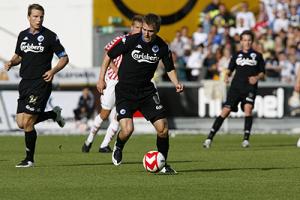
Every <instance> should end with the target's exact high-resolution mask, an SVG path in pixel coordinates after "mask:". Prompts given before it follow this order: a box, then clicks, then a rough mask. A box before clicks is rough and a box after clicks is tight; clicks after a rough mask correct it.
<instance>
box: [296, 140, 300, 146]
mask: <svg viewBox="0 0 300 200" xmlns="http://www.w3.org/2000/svg"><path fill="white" fill-rule="evenodd" d="M297 147H298V148H300V138H299V139H298V141H297Z"/></svg>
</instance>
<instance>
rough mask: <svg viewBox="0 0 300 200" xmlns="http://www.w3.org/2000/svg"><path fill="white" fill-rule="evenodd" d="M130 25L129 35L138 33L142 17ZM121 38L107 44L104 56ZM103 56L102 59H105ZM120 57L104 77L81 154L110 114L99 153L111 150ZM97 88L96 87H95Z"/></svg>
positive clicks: (114, 125)
mask: <svg viewBox="0 0 300 200" xmlns="http://www.w3.org/2000/svg"><path fill="white" fill-rule="evenodd" d="M131 21H132V24H131V27H130V33H129V34H136V33H140V32H141V29H142V23H143V21H142V16H140V15H135V16H134V17H133V18H132V20H131ZM124 37H125V35H123V36H118V37H116V38H114V39H113V40H112V41H111V42H110V43H108V44H107V45H106V46H105V48H104V50H105V55H106V52H107V51H109V50H110V49H111V48H112V47H114V46H115V45H116V44H117V43H119V42H120V41H121V40H122V38H124ZM105 55H104V57H105ZM122 57H123V56H122V55H120V56H118V57H117V58H115V59H114V60H113V61H112V63H111V64H110V67H109V68H108V70H107V72H106V75H105V81H106V89H105V90H104V91H103V95H101V107H102V108H101V111H100V113H99V114H98V115H97V116H96V117H95V119H94V123H93V126H92V127H91V130H90V133H89V135H88V137H87V139H86V141H85V142H84V144H83V146H82V148H81V150H82V152H85V153H88V152H89V151H90V149H91V147H92V144H93V141H94V138H95V135H96V134H97V132H98V131H99V129H100V126H101V124H102V122H103V121H104V120H106V119H107V118H108V116H109V115H110V114H112V116H114V118H113V119H112V121H111V122H110V124H109V126H108V128H107V132H106V134H105V137H104V139H103V142H102V143H101V145H100V148H99V152H102V153H109V152H111V151H112V150H111V148H110V146H109V142H110V141H111V140H112V138H113V137H114V135H115V134H116V132H117V131H118V129H119V122H118V121H117V119H116V110H115V86H116V84H117V83H118V74H117V73H118V72H117V70H118V68H119V66H120V63H121V61H122ZM97 87H98V86H97Z"/></svg>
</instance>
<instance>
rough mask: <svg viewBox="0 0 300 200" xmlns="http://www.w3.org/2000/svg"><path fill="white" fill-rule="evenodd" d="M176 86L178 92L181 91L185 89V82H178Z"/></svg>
mask: <svg viewBox="0 0 300 200" xmlns="http://www.w3.org/2000/svg"><path fill="white" fill-rule="evenodd" d="M175 88H176V92H178V93H181V92H182V91H183V84H181V83H177V84H176V85H175Z"/></svg>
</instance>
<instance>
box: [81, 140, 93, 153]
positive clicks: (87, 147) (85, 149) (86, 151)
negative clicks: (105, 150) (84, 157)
mask: <svg viewBox="0 0 300 200" xmlns="http://www.w3.org/2000/svg"><path fill="white" fill-rule="evenodd" d="M92 144H93V143H90V144H89V145H86V144H85V142H84V143H83V145H82V147H81V151H82V153H88V152H90V149H91V148H92Z"/></svg>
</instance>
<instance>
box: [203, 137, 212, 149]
mask: <svg viewBox="0 0 300 200" xmlns="http://www.w3.org/2000/svg"><path fill="white" fill-rule="evenodd" d="M211 142H212V140H211V139H206V140H205V141H204V142H203V147H204V148H207V149H209V148H210V146H211Z"/></svg>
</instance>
